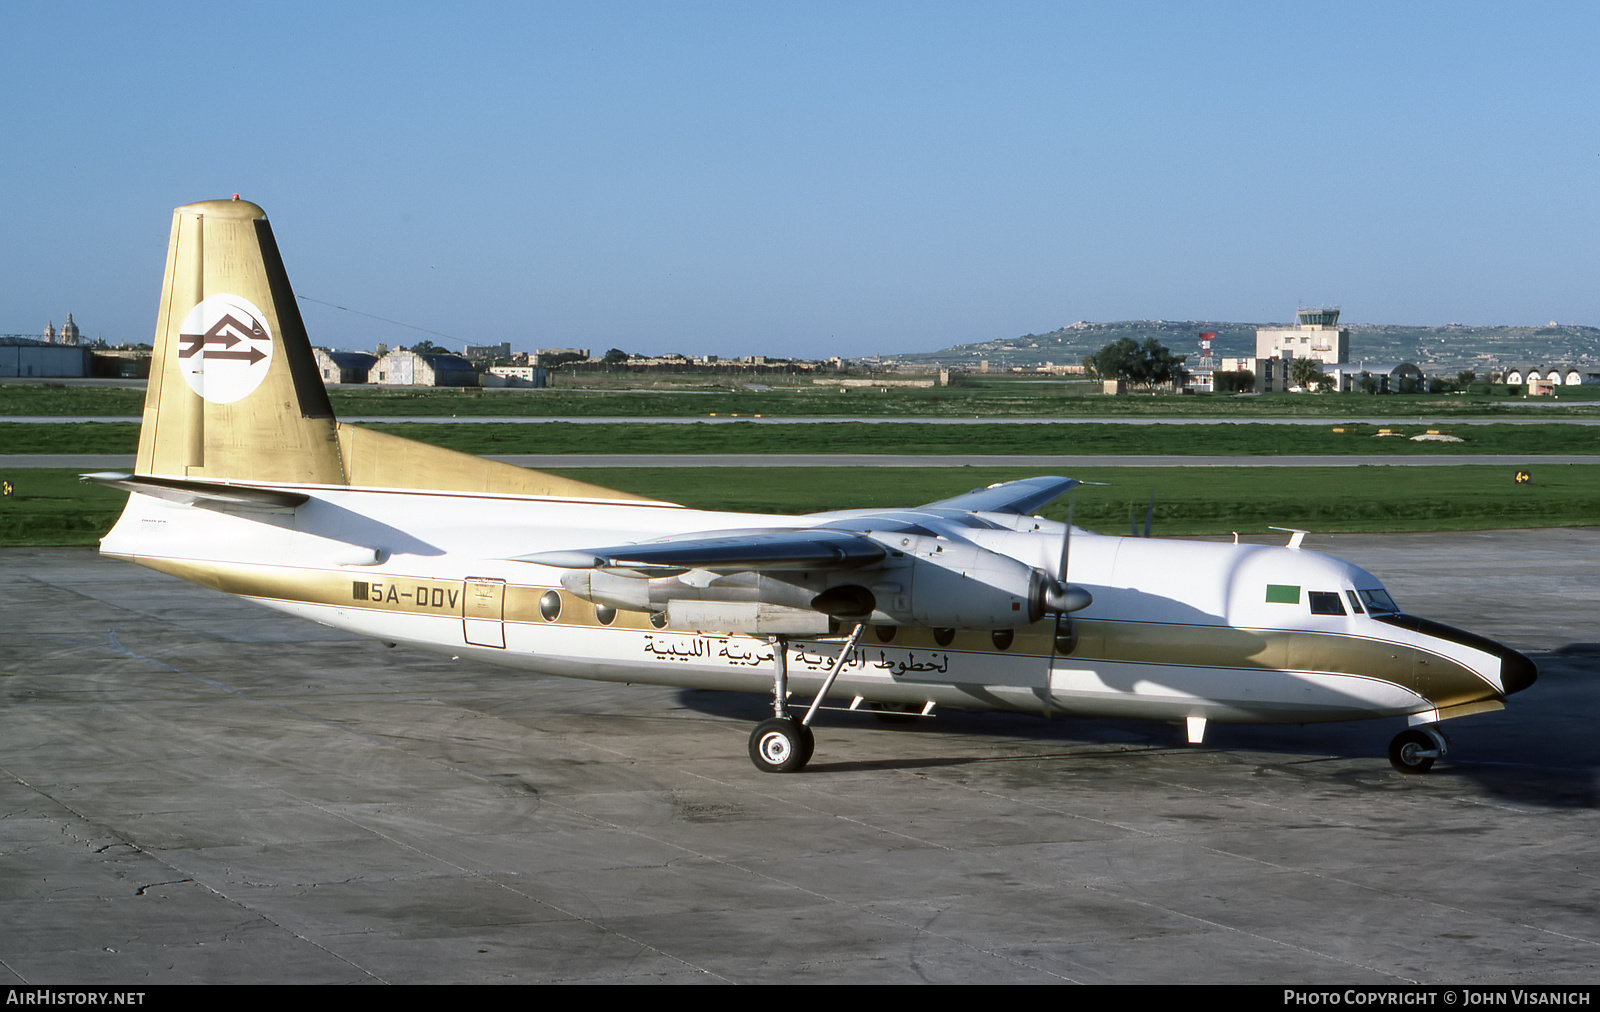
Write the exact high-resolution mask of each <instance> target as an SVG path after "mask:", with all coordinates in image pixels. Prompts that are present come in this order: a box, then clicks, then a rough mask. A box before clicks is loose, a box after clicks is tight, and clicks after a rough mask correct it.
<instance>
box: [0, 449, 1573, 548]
mask: <svg viewBox="0 0 1600 1012" xmlns="http://www.w3.org/2000/svg"><path fill="white" fill-rule="evenodd" d="M556 473H563V474H570V475H572V476H574V477H577V478H579V479H581V480H583V481H588V482H594V483H597V484H600V485H604V486H607V487H611V488H617V489H622V490H626V491H629V492H634V493H637V494H641V495H646V496H650V497H652V498H659V499H665V500H668V501H672V502H680V503H683V504H685V505H689V506H694V507H698V508H701V509H724V510H738V511H748V512H758V513H759V512H771V513H808V512H814V511H819V510H828V509H844V508H856V507H874V506H911V505H918V504H921V503H925V502H930V501H933V500H935V499H939V498H944V497H947V496H951V495H957V494H959V493H962V492H966V491H969V490H971V489H974V488H980V487H982V486H984V485H988V484H990V483H992V482H996V481H1008V480H1011V479H1015V478H1025V477H1030V476H1032V475H1034V474H1036V473H1037V471H1036V470H1029V469H1019V468H990V467H929V468H926V469H921V468H615V469H600V468H574V469H568V470H557V472H556ZM1533 473H1534V482H1533V483H1532V484H1528V485H1517V484H1514V483H1513V482H1512V480H1511V478H1512V472H1511V471H1510V469H1507V468H1501V467H1471V466H1466V467H1425V468H1415V467H1403V466H1373V467H1356V468H1317V467H1307V468H1271V469H1261V468H1230V467H1195V468H1102V469H1095V468H1083V469H1075V470H1074V471H1073V477H1077V478H1080V479H1083V480H1086V481H1103V482H1108V483H1111V484H1110V485H1109V486H1108V487H1089V488H1084V489H1080V490H1079V494H1078V496H1077V505H1076V513H1075V515H1074V519H1075V521H1076V522H1077V523H1078V524H1079V525H1081V526H1084V527H1087V528H1089V529H1091V530H1095V531H1099V532H1100V533H1105V534H1121V533H1125V532H1127V530H1128V524H1129V520H1130V518H1132V519H1135V520H1137V521H1138V522H1139V523H1141V524H1142V523H1143V518H1144V514H1145V510H1146V507H1147V504H1148V503H1149V500H1150V497H1151V495H1152V494H1154V496H1155V502H1156V507H1155V518H1154V524H1153V529H1154V530H1153V532H1154V533H1155V534H1156V535H1157V536H1162V535H1180V534H1226V533H1228V532H1230V531H1239V532H1241V533H1260V532H1262V531H1264V530H1265V529H1266V528H1267V527H1268V526H1273V525H1276V526H1282V527H1300V528H1305V529H1308V530H1313V531H1416V530H1480V529H1493V528H1516V527H1565V526H1585V525H1591V524H1594V523H1596V522H1597V521H1600V466H1589V465H1546V466H1540V467H1536V468H1534V470H1533ZM77 476H78V472H77V471H75V470H68V469H52V468H36V469H27V470H19V471H15V472H12V473H11V474H10V475H7V476H4V477H5V479H6V480H8V481H9V482H10V483H11V484H12V494H11V495H9V496H5V497H3V498H0V545H92V544H94V543H95V542H96V540H97V539H98V538H99V537H100V535H102V534H104V533H105V532H106V531H107V530H109V529H110V527H111V525H112V523H114V522H115V520H116V517H117V515H118V513H119V512H120V511H121V508H122V503H123V501H124V498H125V493H121V492H116V491H112V490H109V489H105V488H101V487H99V486H90V485H85V484H83V483H81V482H79V481H78V477H77ZM1065 514H1066V503H1065V500H1063V501H1061V502H1058V503H1056V504H1055V505H1053V506H1052V507H1051V508H1050V509H1048V510H1047V511H1046V513H1045V515H1047V516H1051V517H1054V518H1056V519H1062V518H1064V517H1065ZM509 550H510V549H509V548H508V551H509Z"/></svg>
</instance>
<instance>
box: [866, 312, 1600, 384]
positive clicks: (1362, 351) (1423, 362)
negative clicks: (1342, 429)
mask: <svg viewBox="0 0 1600 1012" xmlns="http://www.w3.org/2000/svg"><path fill="white" fill-rule="evenodd" d="M1268 326H1272V327H1283V326H1289V324H1286V323H1272V324H1267V323H1220V322H1210V321H1204V320H1124V321H1121V322H1117V323H1088V322H1079V323H1073V324H1069V325H1067V326H1065V327H1061V328H1060V329H1058V330H1052V331H1050V332H1049V333H1048V334H1024V335H1022V336H1021V337H1012V338H1003V339H1000V340H995V341H984V342H982V343H980V344H962V345H956V346H955V347H953V348H945V349H943V350H941V351H933V352H919V353H916V354H911V355H894V356H886V360H892V361H895V362H901V363H904V364H906V365H932V364H933V363H936V362H937V363H939V364H941V365H971V366H973V367H976V365H977V364H978V362H980V361H983V360H987V361H988V362H989V367H990V369H992V370H996V371H1004V370H1007V369H1009V368H1011V367H1012V366H1023V367H1028V366H1035V365H1043V364H1044V363H1046V362H1053V363H1055V364H1056V365H1061V364H1064V363H1065V364H1076V363H1078V362H1081V361H1082V360H1083V357H1084V356H1085V355H1088V354H1091V353H1093V352H1096V351H1098V350H1100V349H1101V348H1103V347H1105V346H1106V345H1107V344H1110V343H1111V342H1112V341H1115V340H1117V339H1118V338H1122V337H1131V338H1133V339H1134V340H1136V341H1139V342H1143V341H1144V340H1145V338H1148V337H1153V338H1155V339H1156V340H1157V341H1160V342H1161V343H1162V344H1164V345H1166V346H1167V347H1168V348H1170V349H1171V350H1172V351H1173V353H1174V354H1178V355H1188V356H1189V362H1190V363H1191V364H1193V363H1194V361H1195V360H1196V359H1197V358H1198V357H1199V352H1200V338H1199V335H1200V332H1201V331H1206V330H1210V331H1215V332H1216V334H1217V339H1216V341H1215V342H1214V343H1213V345H1212V347H1213V350H1214V351H1215V353H1216V354H1217V355H1219V356H1222V357H1225V358H1227V357H1235V356H1245V355H1254V354H1255V347H1256V328H1257V327H1268ZM1345 326H1347V327H1349V329H1350V357H1351V359H1353V360H1354V361H1357V362H1359V361H1361V360H1363V359H1365V360H1367V361H1379V362H1392V361H1403V362H1415V363H1416V364H1417V365H1418V366H1420V367H1421V368H1422V371H1423V372H1424V373H1427V374H1430V375H1440V374H1448V373H1456V372H1460V371H1461V370H1463V369H1471V370H1472V371H1474V372H1476V373H1479V374H1480V375H1482V374H1485V373H1487V372H1488V371H1489V370H1490V369H1491V368H1498V367H1501V366H1505V365H1510V364H1514V363H1529V362H1554V363H1572V364H1575V365H1600V327H1579V326H1565V327H1564V326H1543V327H1469V326H1463V325H1461V324H1456V323H1452V324H1449V325H1447V326H1443V327H1403V326H1397V325H1390V324H1372V323H1351V324H1346V325H1345Z"/></svg>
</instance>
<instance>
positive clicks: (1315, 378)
mask: <svg viewBox="0 0 1600 1012" xmlns="http://www.w3.org/2000/svg"><path fill="white" fill-rule="evenodd" d="M1289 382H1290V383H1291V384H1293V385H1294V386H1297V387H1300V388H1301V389H1302V390H1309V389H1311V388H1312V387H1313V386H1317V387H1324V386H1327V385H1328V384H1330V383H1332V382H1333V380H1332V378H1330V377H1329V376H1328V374H1327V373H1325V372H1323V371H1322V363H1321V362H1318V361H1317V360H1316V359H1314V358H1297V359H1295V360H1294V361H1293V362H1291V363H1289Z"/></svg>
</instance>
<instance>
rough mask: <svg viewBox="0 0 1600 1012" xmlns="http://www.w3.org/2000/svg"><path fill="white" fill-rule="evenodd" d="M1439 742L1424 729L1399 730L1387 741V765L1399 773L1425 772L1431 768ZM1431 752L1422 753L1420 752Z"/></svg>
mask: <svg viewBox="0 0 1600 1012" xmlns="http://www.w3.org/2000/svg"><path fill="white" fill-rule="evenodd" d="M1438 751H1439V743H1438V742H1436V741H1434V740H1433V736H1432V735H1430V734H1428V733H1427V732H1426V731H1418V730H1415V729H1413V730H1410V731H1401V732H1400V733H1399V734H1397V735H1395V736H1394V740H1393V741H1391V742H1390V743H1389V765H1391V766H1393V767H1394V768H1395V769H1397V770H1399V771H1400V772H1401V773H1426V772H1428V771H1429V770H1430V769H1433V760H1434V758H1435V756H1436V755H1437V754H1438ZM1424 752H1428V753H1433V754H1432V755H1423V754H1422V753H1424Z"/></svg>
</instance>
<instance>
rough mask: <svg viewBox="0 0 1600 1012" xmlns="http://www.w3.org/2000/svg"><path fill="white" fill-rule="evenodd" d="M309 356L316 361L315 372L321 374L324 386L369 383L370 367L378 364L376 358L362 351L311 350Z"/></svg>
mask: <svg viewBox="0 0 1600 1012" xmlns="http://www.w3.org/2000/svg"><path fill="white" fill-rule="evenodd" d="M311 354H312V355H313V356H314V357H315V358H316V360H317V372H319V373H321V374H322V382H323V385H324V386H333V385H334V384H337V383H370V382H372V380H371V377H370V374H371V372H372V367H373V366H374V365H376V364H377V362H378V356H376V355H372V354H369V353H367V352H364V351H328V350H326V349H323V348H312V349H311Z"/></svg>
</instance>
